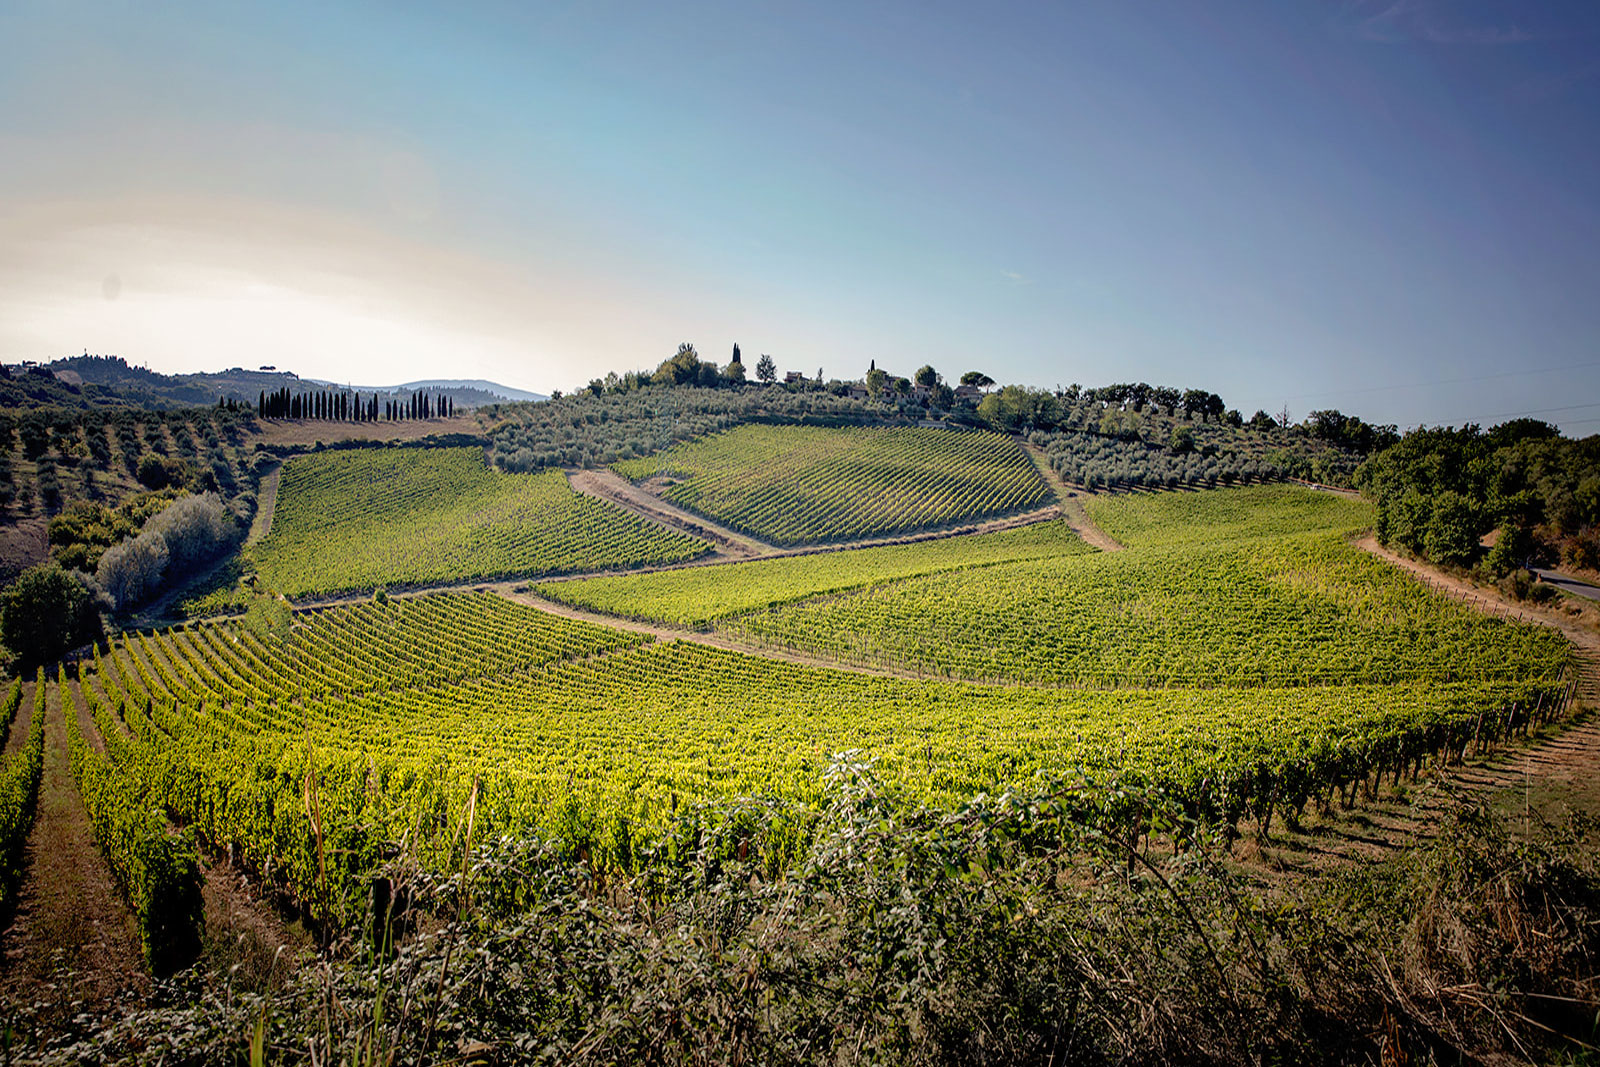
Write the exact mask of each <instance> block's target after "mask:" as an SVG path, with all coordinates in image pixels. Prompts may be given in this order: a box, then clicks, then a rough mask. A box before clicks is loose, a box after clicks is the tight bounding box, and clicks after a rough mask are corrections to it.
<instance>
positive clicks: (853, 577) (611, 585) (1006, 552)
mask: <svg viewBox="0 0 1600 1067" xmlns="http://www.w3.org/2000/svg"><path fill="white" fill-rule="evenodd" d="M1088 551H1090V549H1089V546H1087V545H1085V544H1084V543H1083V542H1082V541H1081V540H1079V538H1078V536H1077V535H1076V534H1074V533H1073V532H1072V530H1071V529H1070V528H1069V527H1068V526H1067V525H1066V524H1065V523H1061V522H1041V523H1034V524H1033V525H1030V526H1023V527H1020V528H1018V529H1015V530H1004V531H1001V532H998V533H989V534H970V535H966V536H959V537H948V538H941V539H938V540H933V541H918V542H915V543H913V544H909V545H882V546H878V547H874V548H858V549H846V550H844V551H840V552H829V553H819V554H816V555H804V556H779V557H777V558H774V559H763V560H752V561H749V562H743V563H722V564H717V565H716V566H710V567H692V568H687V569H682V570H668V571H656V572H653V573H651V574H628V575H613V576H606V577H601V578H580V579H577V580H574V581H565V582H546V583H544V584H542V585H540V586H538V587H537V591H538V593H539V594H540V595H541V596H544V597H548V598H549V599H551V600H556V601H559V602H561V603H564V604H571V605H573V606H575V607H580V608H587V609H589V610H591V611H598V612H602V613H604V614H607V615H618V616H623V617H627V618H638V619H649V620H651V621H654V622H663V623H668V624H671V625H676V626H689V627H695V628H703V627H706V626H707V625H708V624H710V623H712V622H715V621H717V620H719V619H724V618H728V617H730V616H733V615H739V614H744V613H748V612H752V611H758V610H762V609H766V608H771V607H775V606H777V605H779V604H787V603H791V602H793V601H796V600H803V599H805V598H807V597H812V596H817V595H819V594H823V593H837V592H842V591H845V590H849V589H858V588H863V587H866V586H871V585H877V584H879V583H882V582H888V581H893V580H896V579H901V578H912V577H917V576H919V575H924V574H932V573H935V572H938V571H949V570H961V569H965V568H968V567H982V566H987V565H989V564H993V563H1005V562H1010V561H1016V560H1027V559H1038V558H1040V557H1047V556H1048V557H1057V556H1071V555H1078V554H1080V553H1085V552H1088Z"/></svg>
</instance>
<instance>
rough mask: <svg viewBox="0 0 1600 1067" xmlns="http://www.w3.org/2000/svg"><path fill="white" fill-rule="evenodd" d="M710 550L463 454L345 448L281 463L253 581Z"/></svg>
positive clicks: (372, 583) (373, 579)
mask: <svg viewBox="0 0 1600 1067" xmlns="http://www.w3.org/2000/svg"><path fill="white" fill-rule="evenodd" d="M710 551H711V546H710V545H709V544H707V543H706V542H704V541H702V540H700V539H699V538H696V537H690V536H689V535H687V534H684V533H680V532H678V531H676V530H669V529H667V528H665V527H663V526H658V525H656V524H654V523H651V522H648V521H647V520H645V519H642V518H640V517H638V516H637V515H633V514H631V513H630V512H627V511H624V510H623V509H621V508H619V507H616V506H614V505H611V504H608V503H605V502H603V501H600V500H597V499H595V498H593V497H589V496H584V495H582V494H579V493H577V492H574V491H573V489H572V488H571V486H569V485H568V484H567V481H566V478H565V476H563V475H562V474H561V473H560V472H559V471H550V472H546V473H544V474H538V475H521V474H504V473H501V472H498V471H494V470H491V469H490V468H489V467H487V466H486V465H485V463H484V459H483V454H482V453H481V452H480V451H479V450H477V449H474V448H448V449H377V448H374V449H351V450H345V451H336V452H324V453H319V454H316V455H311V456H302V457H297V458H295V459H292V460H290V461H289V462H288V463H286V464H285V465H284V468H283V474H282V478H281V481H280V483H279V488H278V503H277V507H276V510H275V512H274V514H273V520H272V529H271V531H270V533H269V534H268V536H267V537H266V538H265V539H264V540H263V541H262V542H261V543H260V544H258V545H256V546H254V547H252V549H250V553H251V555H252V557H253V559H254V561H255V565H256V568H257V571H258V572H259V573H260V574H261V576H262V577H263V578H264V579H265V580H266V582H267V583H268V584H269V585H270V586H271V587H272V588H274V589H277V590H279V591H280V592H283V593H285V594H287V595H289V596H306V595H309V594H313V593H328V592H339V591H346V590H361V589H372V588H377V587H381V586H394V585H426V584H438V583H444V582H466V581H476V580H484V579H492V578H503V577H522V576H533V575H548V574H573V573H582V572H588V571H602V570H612V569H626V568H632V567H639V566H644V565H646V564H660V563H676V562H682V561H685V560H690V559H694V558H695V557H697V556H700V555H704V554H705V553H707V552H710Z"/></svg>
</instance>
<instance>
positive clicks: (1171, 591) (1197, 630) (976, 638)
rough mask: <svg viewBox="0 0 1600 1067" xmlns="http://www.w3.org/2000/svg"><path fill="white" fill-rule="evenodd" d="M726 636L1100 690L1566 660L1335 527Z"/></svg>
mask: <svg viewBox="0 0 1600 1067" xmlns="http://www.w3.org/2000/svg"><path fill="white" fill-rule="evenodd" d="M716 629H717V632H718V633H721V634H723V635H725V636H727V637H730V638H732V639H734V640H736V641H740V642H742V643H748V644H752V645H756V646H762V647H771V648H775V649H777V648H781V649H789V650H793V651H796V652H800V653H803V654H806V655H809V656H815V657H820V658H823V659H825V660H829V661H832V662H837V663H840V664H854V665H860V666H866V667H875V668H894V669H900V670H909V671H915V672H919V673H922V674H925V675H928V676H931V677H947V678H964V679H970V680H979V681H990V682H1010V683H1018V684H1030V685H1047V686H1091V687H1101V688H1120V687H1129V686H1131V687H1147V686H1154V687H1162V686H1165V687H1194V686H1224V687H1226V686H1300V685H1311V686H1329V685H1350V684H1390V683H1409V682H1422V681H1427V680H1430V679H1432V680H1440V681H1511V680H1516V679H1523V678H1551V677H1554V676H1556V675H1559V674H1560V673H1561V671H1562V670H1563V669H1564V668H1565V666H1566V663H1567V660H1568V655H1569V651H1568V648H1567V644H1566V642H1565V641H1564V640H1563V639H1562V638H1561V637H1560V636H1559V635H1558V634H1555V633H1553V632H1551V631H1550V630H1547V629H1545V628H1543V627H1538V626H1532V625H1524V624H1520V623H1517V622H1514V621H1511V620H1504V619H1491V618H1485V617H1483V616H1482V615H1480V614H1479V613H1477V612H1474V611H1472V610H1471V609H1470V608H1468V607H1466V606H1465V605H1462V604H1460V603H1457V602H1454V601H1451V600H1447V599H1445V598H1442V597H1439V596H1437V595H1435V594H1433V593H1432V592H1430V591H1429V590H1427V589H1425V588H1423V587H1421V586H1419V585H1418V584H1417V583H1415V582H1413V581H1411V580H1409V579H1408V578H1406V577H1405V576H1404V575H1402V574H1399V573H1397V572H1396V571H1395V570H1394V569H1393V568H1390V567H1388V566H1387V565H1385V564H1383V563H1382V562H1380V561H1378V560H1375V559H1372V558H1371V557H1369V556H1368V555H1366V554H1365V553H1363V552H1361V551H1359V550H1358V549H1356V548H1354V547H1352V546H1351V545H1349V544H1348V543H1347V542H1345V541H1344V540H1343V539H1342V538H1340V537H1338V536H1335V535H1330V534H1320V535H1319V534H1310V535H1301V536H1296V537H1266V538H1259V539H1255V540H1244V541H1237V542H1231V543H1226V544H1222V545H1218V546H1215V547H1210V546H1203V547H1189V548H1178V549H1130V550H1129V551H1125V552H1118V553H1096V554H1093V555H1087V556H1064V557H1053V558H1043V559H1036V560H1026V561H1020V562H1014V563H999V564H996V565H994V566H989V567H983V568H979V569H973V570H964V571H944V572H940V573H935V574H929V575H925V576H922V577H918V578H910V579H905V580H902V581H896V582H888V583H885V584H882V585H878V586H875V587H872V588H868V589H865V590H862V591H860V592H855V593H849V594H845V595H840V596H824V597H818V598H815V599H812V600H804V601H800V602H798V603H792V604H784V605H780V606H778V607H774V608H771V609H768V610H761V611H756V612H752V613H749V614H744V615H738V616H733V617H728V618H724V619H722V620H721V621H719V622H718V623H717V626H716Z"/></svg>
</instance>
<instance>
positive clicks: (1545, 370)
mask: <svg viewBox="0 0 1600 1067" xmlns="http://www.w3.org/2000/svg"><path fill="white" fill-rule="evenodd" d="M1589 367H1600V360H1591V361H1589V362H1588V363H1572V364H1569V365H1568V366H1565V367H1542V368H1539V369H1536V370H1518V371H1507V372H1506V373H1504V374H1479V375H1474V376H1472V377H1468V378H1440V379H1436V380H1434V381H1431V382H1417V383H1415V384H1413V385H1371V386H1365V387H1363V388H1360V389H1335V390H1333V391H1331V392H1322V393H1301V394H1300V395H1299V396H1291V397H1289V398H1288V399H1290V400H1307V399H1311V398H1315V397H1323V396H1354V395H1357V394H1362V393H1387V392H1391V391H1393V390H1397V389H1431V388H1433V387H1434V386H1436V385H1460V384H1462V383H1464V382H1492V381H1498V380H1499V379H1501V378H1527V377H1531V376H1532V375H1535V374H1556V373H1559V372H1561V371H1569V370H1586V369H1587V368H1589Z"/></svg>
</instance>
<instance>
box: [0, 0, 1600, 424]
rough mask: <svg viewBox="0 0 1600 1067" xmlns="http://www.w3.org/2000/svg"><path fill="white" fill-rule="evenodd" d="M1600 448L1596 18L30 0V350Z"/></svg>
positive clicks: (6, 347)
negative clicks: (1036, 402)
mask: <svg viewBox="0 0 1600 1067" xmlns="http://www.w3.org/2000/svg"><path fill="white" fill-rule="evenodd" d="M682 341H689V342H692V343H694V344H695V345H696V346H697V347H698V348H699V350H700V352H701V353H702V355H703V356H706V357H709V358H715V359H717V360H718V361H719V362H726V360H727V359H728V355H729V352H730V350H731V347H732V345H733V343H734V342H738V343H739V344H740V346H741V348H742V349H743V351H744V352H745V353H748V354H750V355H751V356H754V355H755V354H758V353H762V352H767V353H771V354H772V356H773V358H774V359H775V360H776V361H777V363H778V365H779V367H780V368H782V369H785V370H790V369H793V370H800V371H803V372H804V373H806V374H807V375H813V374H815V373H816V372H817V371H818V370H819V369H821V370H822V371H823V372H824V374H825V375H826V376H827V377H830V378H834V377H837V378H841V379H853V378H858V377H860V376H861V374H862V373H863V372H864V371H865V370H866V368H867V365H868V362H869V361H873V360H875V361H876V362H877V364H878V366H880V367H884V368H886V369H889V370H891V371H894V372H897V373H901V374H906V375H909V374H910V373H911V372H912V371H913V370H914V369H916V368H917V367H918V366H921V365H922V364H924V363H929V364H932V365H933V366H934V367H936V368H937V369H939V370H940V371H941V372H943V373H945V374H946V375H947V376H949V377H951V378H955V377H957V376H958V375H959V374H960V373H961V372H962V371H965V370H969V369H980V370H983V371H985V372H987V373H988V374H990V375H991V376H992V377H994V378H996V379H998V380H1000V381H1005V382H1021V383H1025V384H1030V385H1036V386H1045V387H1055V386H1058V385H1066V384H1068V383H1073V382H1077V383H1081V384H1083V385H1086V386H1093V385H1103V384H1109V383H1111V382H1120V381H1148V382H1151V383H1153V384H1170V385H1176V386H1180V387H1199V388H1205V389H1209V390H1211V391H1214V392H1218V393H1220V394H1221V395H1222V396H1223V397H1224V399H1225V400H1226V401H1227V402H1228V403H1229V404H1230V405H1231V406H1233V407H1236V408H1238V409H1240V410H1241V411H1242V412H1243V413H1244V414H1245V415H1246V416H1247V417H1248V416H1249V415H1250V414H1251V412H1253V411H1254V410H1255V409H1257V408H1262V409H1265V410H1267V411H1269V412H1273V413H1276V412H1278V411H1280V410H1282V409H1284V408H1287V409H1288V410H1289V412H1290V414H1291V416H1292V417H1293V418H1295V419H1299V418H1301V417H1303V416H1304V415H1305V413H1306V412H1308V411H1310V410H1312V409H1318V408H1328V407H1337V408H1340V409H1341V410H1344V411H1346V412H1349V413H1354V414H1358V415H1360V416H1362V417H1363V418H1366V419H1367V420H1368V421H1372V422H1379V423H1395V424H1398V425H1400V426H1401V427H1409V426H1413V425H1417V424H1430V425H1442V424H1455V425H1459V424H1462V423H1465V422H1479V423H1482V424H1485V425H1487V424H1490V423H1493V422H1496V421H1501V420H1503V419H1505V418H1509V417H1515V416H1522V415H1532V416H1534V417H1540V418H1544V419H1547V420H1549V421H1551V422H1554V423H1556V424H1557V425H1560V426H1561V427H1562V428H1563V429H1564V430H1566V431H1567V432H1568V433H1571V434H1575V435H1587V434H1590V433H1595V432H1600V4H1595V3H1593V2H1592V0H1581V2H1577V3H1568V4H1562V3H1548V4H1545V3H1535V2H1532V0H1521V2H1511V3H1487V2H1481V0H1479V2H1447V0H1375V2H1371V3H1367V2H1360V0H1345V2H1329V3H1266V2H1260V3H1253V4H1211V3H1193V2H1191V0H1184V2H1170V3H1164V2H1149V3H1146V2H1140V0H1104V2H1101V0H1084V2H1081V3H1071V4H1013V3H1006V2H1003V0H996V2H992V3H985V4H971V3H969V4H944V3H938V2H926V0H924V2H919V3H915V4H895V3H873V2H864V0H856V2H853V3H845V4H833V3H826V2H821V0H817V2H812V3H806V4H781V3H760V2H753V0H743V2H738V3H727V4H717V3H707V4H659V3H656V4H620V3H609V2H604V0H592V2H581V3H515V4H485V3H476V4H474V3H462V4H452V5H442V4H441V5H422V4H408V3H403V2H390V3H383V4H381V5H378V4H375V5H364V4H360V3H344V4H337V5H329V4H320V3H319V4H307V3H299V2H295V0H279V2H277V3H272V4H184V3H169V4H160V5H152V4H134V3H105V4H80V3H76V2H73V0H52V2H48V3H33V2H31V0H0V360H3V361H5V362H9V363H14V362H18V361H21V360H28V359H35V360H47V359H52V358H57V357H61V356H66V355H73V354H79V353H82V352H85V351H87V352H91V353H96V354H116V355H121V356H123V357H124V358H126V359H128V360H129V361H130V362H132V363H135V364H141V365H148V366H149V367H151V368H152V369H155V370H160V371H166V372H188V371H196V370H216V369H221V368H225V367H232V366H245V367H255V366H258V365H264V364H270V365H274V366H277V367H279V368H280V369H286V370H293V371H295V372H297V373H299V374H301V375H303V376H307V377H317V378H324V379H330V380H335V381H348V382H353V383H358V384H389V383H397V382H402V381H408V380H414V379H418V378H445V377H448V378H478V377H481V378H489V379H492V380H496V381H500V382H503V383H505V384H507V385H512V386H517V387H520V388H525V389H532V390H535V391H539V392H549V391H550V390H551V389H557V388H559V389H571V388H572V387H574V386H576V385H580V384H581V383H583V382H585V381H587V380H588V379H590V378H591V377H595V376H597V375H603V374H604V373H605V372H607V371H609V370H617V371H623V370H629V369H637V368H645V367H654V366H655V364H657V363H658V362H660V361H661V360H662V359H664V358H666V357H667V356H670V355H671V354H672V353H673V351H675V350H676V348H677V346H678V344H679V342H682Z"/></svg>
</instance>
